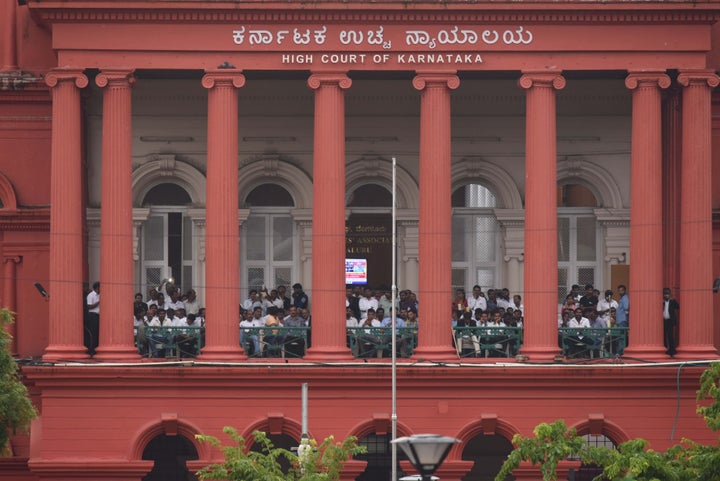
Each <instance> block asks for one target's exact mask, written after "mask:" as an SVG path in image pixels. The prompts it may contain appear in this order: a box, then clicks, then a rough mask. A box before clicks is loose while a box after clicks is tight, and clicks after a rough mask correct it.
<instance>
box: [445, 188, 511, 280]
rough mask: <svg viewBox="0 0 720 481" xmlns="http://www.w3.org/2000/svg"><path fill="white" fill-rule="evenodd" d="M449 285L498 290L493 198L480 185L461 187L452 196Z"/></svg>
mask: <svg viewBox="0 0 720 481" xmlns="http://www.w3.org/2000/svg"><path fill="white" fill-rule="evenodd" d="M451 203H452V207H453V218H452V263H453V264H452V266H453V267H452V284H453V289H458V288H463V289H468V288H470V287H472V286H473V285H475V284H479V285H480V286H481V287H482V288H483V290H487V288H492V287H498V286H499V285H500V283H501V279H499V276H498V273H499V270H500V269H499V266H498V259H499V258H500V255H499V253H498V247H499V231H500V229H499V226H498V222H497V220H496V219H495V215H494V213H493V211H492V209H493V208H494V207H497V198H496V196H495V194H494V193H493V192H492V191H491V190H490V189H488V188H487V187H485V186H484V185H481V184H468V185H464V186H462V187H460V188H458V189H457V190H455V192H453V194H452V200H451Z"/></svg>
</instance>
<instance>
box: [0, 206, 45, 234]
mask: <svg viewBox="0 0 720 481" xmlns="http://www.w3.org/2000/svg"><path fill="white" fill-rule="evenodd" d="M0 230H2V231H5V232H8V231H25V232H28V231H29V232H49V231H50V209H45V208H43V209H33V210H29V209H18V210H0Z"/></svg>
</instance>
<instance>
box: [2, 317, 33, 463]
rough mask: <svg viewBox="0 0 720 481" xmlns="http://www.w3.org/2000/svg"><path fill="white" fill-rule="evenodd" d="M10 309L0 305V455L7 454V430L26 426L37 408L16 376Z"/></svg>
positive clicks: (25, 427) (8, 432) (12, 430)
mask: <svg viewBox="0 0 720 481" xmlns="http://www.w3.org/2000/svg"><path fill="white" fill-rule="evenodd" d="M12 322H13V313H12V312H11V311H10V310H8V309H4V308H3V309H0V456H10V455H12V453H11V452H10V434H11V433H12V434H14V433H15V432H17V430H19V429H27V427H28V426H29V425H30V421H32V420H33V419H34V418H35V416H37V412H36V411H35V408H34V407H33V405H32V403H31V402H30V398H29V396H28V391H27V388H26V387H25V385H24V384H23V383H22V381H20V378H19V376H18V366H17V363H16V362H15V359H14V358H13V357H12V355H11V353H10V341H11V339H12V337H11V336H10V334H9V333H8V332H7V330H6V326H7V325H9V324H12Z"/></svg>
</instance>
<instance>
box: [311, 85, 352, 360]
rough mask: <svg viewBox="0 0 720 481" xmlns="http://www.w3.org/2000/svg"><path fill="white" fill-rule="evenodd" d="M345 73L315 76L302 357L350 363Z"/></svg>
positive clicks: (347, 86) (312, 87) (348, 86)
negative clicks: (307, 314)
mask: <svg viewBox="0 0 720 481" xmlns="http://www.w3.org/2000/svg"><path fill="white" fill-rule="evenodd" d="M350 84H351V81H350V79H349V78H348V77H347V75H345V74H344V73H316V74H313V75H311V76H310V78H309V79H308V86H309V87H310V88H311V89H313V90H315V139H314V151H315V155H314V160H313V224H312V291H311V292H312V318H313V326H312V340H313V345H312V347H311V348H310V349H309V350H308V353H307V356H305V358H306V359H350V358H352V355H351V353H350V351H349V350H348V348H347V347H346V345H345V321H344V319H345V96H344V94H343V90H345V89H348V88H350Z"/></svg>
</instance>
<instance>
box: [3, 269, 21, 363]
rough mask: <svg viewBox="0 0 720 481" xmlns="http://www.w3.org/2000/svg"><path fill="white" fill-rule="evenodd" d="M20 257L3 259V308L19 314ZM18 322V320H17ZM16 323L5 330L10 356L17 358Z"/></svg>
mask: <svg viewBox="0 0 720 481" xmlns="http://www.w3.org/2000/svg"><path fill="white" fill-rule="evenodd" d="M20 260H21V257H20V256H8V257H5V258H4V259H3V262H4V263H5V267H4V268H3V276H4V278H3V281H4V282H3V298H2V307H4V308H5V309H8V310H10V311H11V312H17V304H16V303H17V296H16V294H17V277H16V273H17V268H16V266H17V264H18V263H19V262H20ZM15 322H17V318H15ZM15 322H13V323H12V324H8V325H7V326H6V327H5V329H6V331H7V333H8V334H10V336H11V339H10V354H11V355H12V356H16V355H17V352H18V349H17V328H16V327H15Z"/></svg>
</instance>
